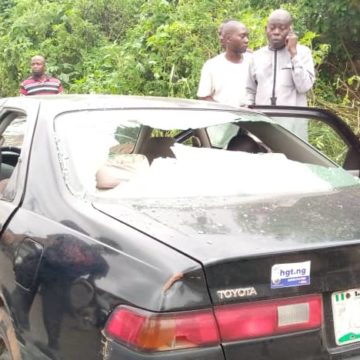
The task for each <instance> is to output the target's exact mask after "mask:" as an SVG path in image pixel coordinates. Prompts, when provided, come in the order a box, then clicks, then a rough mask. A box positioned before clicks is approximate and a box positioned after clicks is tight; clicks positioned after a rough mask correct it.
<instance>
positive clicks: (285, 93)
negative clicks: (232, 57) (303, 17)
mask: <svg viewBox="0 0 360 360" xmlns="http://www.w3.org/2000/svg"><path fill="white" fill-rule="evenodd" d="M266 35H267V38H268V45H267V46H264V47H262V48H260V49H259V50H257V51H255V52H254V54H253V57H252V59H251V61H250V65H249V73H248V79H247V83H246V93H247V102H248V105H255V104H256V105H274V106H275V105H287V106H306V105H307V100H306V93H307V92H308V91H309V90H310V89H311V88H312V87H313V85H314V82H315V69H314V62H313V59H312V55H311V51H310V49H309V48H308V47H306V46H303V45H300V44H298V42H297V40H298V38H297V36H296V34H295V33H294V32H293V31H292V17H291V15H290V14H289V12H287V11H286V10H283V9H278V10H275V11H273V12H272V13H271V15H270V16H269V19H268V23H267V26H266ZM286 123H287V124H286V125H285V127H287V128H289V129H290V130H292V131H294V132H295V133H297V134H298V135H299V136H300V137H302V138H306V137H307V124H306V123H304V122H303V121H297V120H287V121H286Z"/></svg>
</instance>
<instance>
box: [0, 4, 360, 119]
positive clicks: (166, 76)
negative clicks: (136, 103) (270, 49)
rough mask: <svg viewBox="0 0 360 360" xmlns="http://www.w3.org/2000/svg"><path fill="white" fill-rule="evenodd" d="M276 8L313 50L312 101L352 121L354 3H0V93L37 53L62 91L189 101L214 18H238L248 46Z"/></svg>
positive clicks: (358, 64) (212, 36) (210, 45)
mask: <svg viewBox="0 0 360 360" xmlns="http://www.w3.org/2000/svg"><path fill="white" fill-rule="evenodd" d="M278 7H284V8H286V9H288V10H289V11H290V12H291V13H292V15H293V17H294V20H295V30H296V32H297V33H298V35H299V37H300V41H301V42H302V43H304V44H306V45H308V46H310V47H311V48H312V50H313V55H314V59H315V61H316V64H317V65H316V66H317V71H318V81H317V83H316V87H315V89H314V92H313V95H312V97H311V101H312V104H315V105H319V104H320V105H321V106H328V107H329V106H336V107H335V110H338V111H342V110H343V109H346V117H347V118H348V119H349V120H350V121H356V120H357V121H359V118H358V115H355V117H354V118H352V116H354V115H353V114H356V111H359V106H360V105H359V102H360V99H359V95H358V94H359V87H360V78H359V72H360V54H359V52H360V46H359V45H360V44H359V39H360V36H359V35H360V16H359V13H360V4H359V2H358V1H357V0H338V1H336V2H335V1H332V2H329V1H327V0H287V1H286V0H243V1H241V2H239V1H236V0H221V1H220V0H172V1H171V0H168V1H166V0H58V1H55V0H0V19H1V21H0V51H2V54H3V57H2V58H1V59H0V95H1V96H9V95H17V93H18V86H19V83H20V81H21V80H22V79H24V78H25V77H26V76H28V73H29V60H30V58H31V57H32V56H33V55H35V54H42V55H44V56H45V57H46V59H47V62H48V71H49V72H50V73H52V74H54V75H55V76H58V77H59V78H60V79H61V80H62V82H63V83H64V85H65V88H66V91H67V92H76V93H120V94H143V95H162V96H178V97H190V98H191V97H195V94H196V88H197V83H198V80H199V76H200V70H201V67H202V65H203V63H204V61H205V60H206V59H208V58H210V57H211V56H214V55H215V54H217V53H218V52H219V51H220V47H219V42H218V27H219V25H220V24H221V23H222V21H224V20H225V19H239V20H241V21H242V22H244V23H245V24H246V25H247V26H248V28H249V30H250V34H251V40H250V47H252V48H253V49H256V48H258V47H260V46H262V45H264V44H265V43H266V38H265V34H264V27H265V25H266V19H267V16H268V15H269V13H270V11H271V10H273V9H275V8H278ZM334 103H336V105H333V104H334ZM351 109H353V111H352V110H351Z"/></svg>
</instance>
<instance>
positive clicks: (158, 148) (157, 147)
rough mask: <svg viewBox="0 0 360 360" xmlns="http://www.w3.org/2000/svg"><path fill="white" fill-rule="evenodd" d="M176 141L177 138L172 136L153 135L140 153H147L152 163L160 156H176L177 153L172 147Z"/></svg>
mask: <svg viewBox="0 0 360 360" xmlns="http://www.w3.org/2000/svg"><path fill="white" fill-rule="evenodd" d="M174 143H175V139H174V138H172V137H167V136H163V137H151V138H149V139H147V140H146V142H145V143H144V145H143V146H142V149H141V150H140V151H139V153H140V154H143V155H145V156H146V157H147V158H148V160H149V163H150V164H151V163H152V161H153V160H154V159H155V158H158V157H163V158H166V157H171V158H174V157H175V155H174V153H173V152H172V151H171V149H170V147H171V146H172V145H174Z"/></svg>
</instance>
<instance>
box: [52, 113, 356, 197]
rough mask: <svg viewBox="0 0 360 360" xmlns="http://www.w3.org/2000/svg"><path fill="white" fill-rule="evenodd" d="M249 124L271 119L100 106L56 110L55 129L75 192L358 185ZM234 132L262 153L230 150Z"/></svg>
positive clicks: (185, 192)
mask: <svg viewBox="0 0 360 360" xmlns="http://www.w3.org/2000/svg"><path fill="white" fill-rule="evenodd" d="M249 122H258V123H259V124H269V123H270V124H272V123H273V121H272V120H270V119H269V118H267V117H265V116H263V115H261V114H258V113H252V112H245V111H244V112H232V111H216V110H180V109H176V110H172V109H162V110H152V109H146V110H144V109H141V110H102V111H100V110H97V111H78V112H72V113H66V114H63V115H60V116H59V117H58V118H57V119H56V121H55V130H56V134H57V140H58V141H57V145H58V152H59V159H60V163H61V166H62V169H63V174H64V178H65V181H66V184H67V186H68V187H69V189H70V190H71V191H72V192H73V193H74V194H75V195H77V196H80V197H96V198H100V199H101V198H103V199H112V200H116V199H124V198H127V199H131V198H134V199H139V198H140V199H143V198H182V197H216V196H233V195H237V196H248V195H269V194H271V195H283V194H290V193H292V194H293V193H298V194H302V193H314V192H328V191H331V190H333V189H336V188H339V187H344V186H354V185H358V183H359V182H358V179H356V178H355V177H353V176H352V175H350V174H348V173H347V172H345V171H344V170H343V169H341V168H339V167H335V166H329V167H328V166H319V165H314V164H308V163H302V162H299V161H294V160H291V159H289V158H288V157H287V155H286V153H279V152H273V151H271V147H269V146H268V145H269V144H264V143H262V141H261V139H259V138H257V137H256V136H254V135H253V134H250V133H249V132H247V131H246V129H245V127H243V126H242V125H245V124H246V123H249ZM275 126H279V125H275ZM239 134H240V135H244V134H245V135H246V136H247V137H250V138H251V139H250V140H251V141H253V142H254V143H256V145H257V146H258V149H259V151H256V152H255V151H248V150H244V149H243V150H242V151H230V150H229V148H227V143H228V142H229V140H230V139H231V138H232V137H233V136H235V137H236V136H239ZM277 141H278V140H277ZM297 141H299V140H297ZM309 148H310V147H309ZM310 150H311V149H310ZM310 150H309V151H310ZM311 151H313V150H311Z"/></svg>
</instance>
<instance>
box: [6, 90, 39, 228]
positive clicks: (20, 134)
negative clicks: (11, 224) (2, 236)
mask: <svg viewBox="0 0 360 360" xmlns="http://www.w3.org/2000/svg"><path fill="white" fill-rule="evenodd" d="M38 108H39V104H38V101H36V100H34V101H25V99H24V100H23V99H22V98H20V97H19V98H9V99H8V100H7V101H5V102H4V103H3V104H2V106H1V108H0V152H1V157H0V159H2V163H1V165H0V231H2V230H3V226H4V224H6V222H7V220H8V219H9V218H10V216H11V214H12V213H13V212H14V211H15V210H16V208H17V207H18V206H19V205H20V204H21V200H22V196H23V193H24V189H25V184H26V172H27V166H28V160H29V155H30V147H31V141H32V137H33V132H34V129H35V123H36V117H37V113H38Z"/></svg>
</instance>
